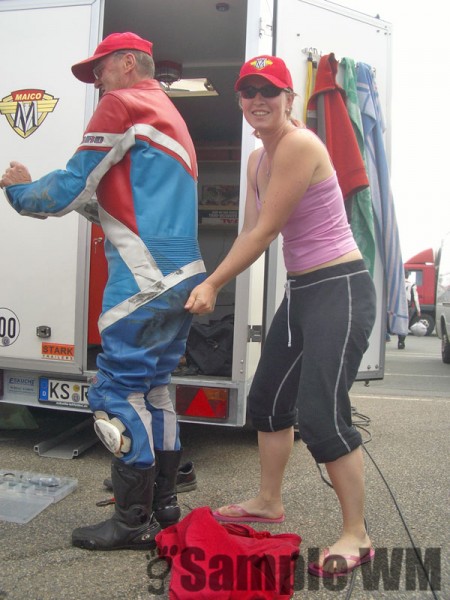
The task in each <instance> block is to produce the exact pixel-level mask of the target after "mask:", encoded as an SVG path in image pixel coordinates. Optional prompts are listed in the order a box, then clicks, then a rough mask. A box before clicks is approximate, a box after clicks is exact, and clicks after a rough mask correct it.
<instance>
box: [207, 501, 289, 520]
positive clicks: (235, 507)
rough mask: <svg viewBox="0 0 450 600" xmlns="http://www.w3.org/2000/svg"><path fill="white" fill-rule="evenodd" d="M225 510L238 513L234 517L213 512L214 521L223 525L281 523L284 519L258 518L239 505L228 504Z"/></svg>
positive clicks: (216, 511) (283, 517)
mask: <svg viewBox="0 0 450 600" xmlns="http://www.w3.org/2000/svg"><path fill="white" fill-rule="evenodd" d="M227 508H229V509H231V510H233V511H235V512H237V513H239V514H238V515H236V516H232V517H231V516H228V515H222V514H221V513H220V512H219V511H218V510H213V511H212V515H213V517H214V518H215V519H216V521H222V522H224V523H282V522H283V521H284V519H285V516H284V515H281V517H276V518H274V519H271V518H270V517H258V516H257V515H252V514H251V513H249V512H247V511H246V510H245V509H244V508H242V506H239V504H230V505H229V506H227Z"/></svg>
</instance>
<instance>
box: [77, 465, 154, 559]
mask: <svg viewBox="0 0 450 600" xmlns="http://www.w3.org/2000/svg"><path fill="white" fill-rule="evenodd" d="M155 472H156V469H155V465H153V466H151V467H147V468H144V469H138V468H136V467H133V466H130V465H126V464H124V463H123V462H122V461H120V460H119V459H118V458H113V461H112V463H111V476H112V483H113V491H114V497H115V504H114V508H115V512H114V514H113V516H112V517H111V518H110V519H108V520H107V521H103V522H102V523H98V524H97V525H91V526H90V527H78V528H77V529H75V530H74V531H73V533H72V544H73V545H74V546H78V547H79V548H85V549H87V550H122V549H129V550H151V549H153V548H155V547H156V543H155V537H156V534H157V533H159V532H160V531H161V527H160V526H159V523H158V522H157V520H156V519H155V518H154V516H153V512H152V503H153V491H154V485H155Z"/></svg>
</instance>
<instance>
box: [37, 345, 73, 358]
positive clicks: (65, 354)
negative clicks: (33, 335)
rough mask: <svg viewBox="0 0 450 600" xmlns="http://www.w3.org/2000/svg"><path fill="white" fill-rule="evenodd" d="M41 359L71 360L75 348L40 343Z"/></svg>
mask: <svg viewBox="0 0 450 600" xmlns="http://www.w3.org/2000/svg"><path fill="white" fill-rule="evenodd" d="M42 358H48V359H50V360H73V359H74V358H75V346H73V345H72V344H49V343H48V342H42Z"/></svg>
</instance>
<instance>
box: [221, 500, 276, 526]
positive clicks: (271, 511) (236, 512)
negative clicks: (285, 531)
mask: <svg viewBox="0 0 450 600" xmlns="http://www.w3.org/2000/svg"><path fill="white" fill-rule="evenodd" d="M213 514H215V516H222V517H226V518H230V519H231V518H239V519H240V520H244V518H245V516H246V515H249V516H253V517H259V518H263V519H270V520H271V519H273V520H280V522H281V520H283V519H284V508H283V504H282V503H281V502H273V503H272V502H270V503H269V502H266V501H264V500H262V499H261V498H260V497H258V496H257V497H256V498H251V499H250V500H246V501H245V502H239V504H228V505H226V506H221V507H220V508H218V509H217V510H215V511H214V512H213Z"/></svg>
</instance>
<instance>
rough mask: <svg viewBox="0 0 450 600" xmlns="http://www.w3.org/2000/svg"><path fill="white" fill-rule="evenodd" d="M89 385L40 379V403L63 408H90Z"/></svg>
mask: <svg viewBox="0 0 450 600" xmlns="http://www.w3.org/2000/svg"><path fill="white" fill-rule="evenodd" d="M88 389H89V384H88V383H83V382H81V381H65V380H62V379H50V378H49V377H40V378H39V398H38V400H39V402H45V403H47V404H58V405H61V406H79V407H80V408H86V407H89V403H88V399H87V393H88Z"/></svg>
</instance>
